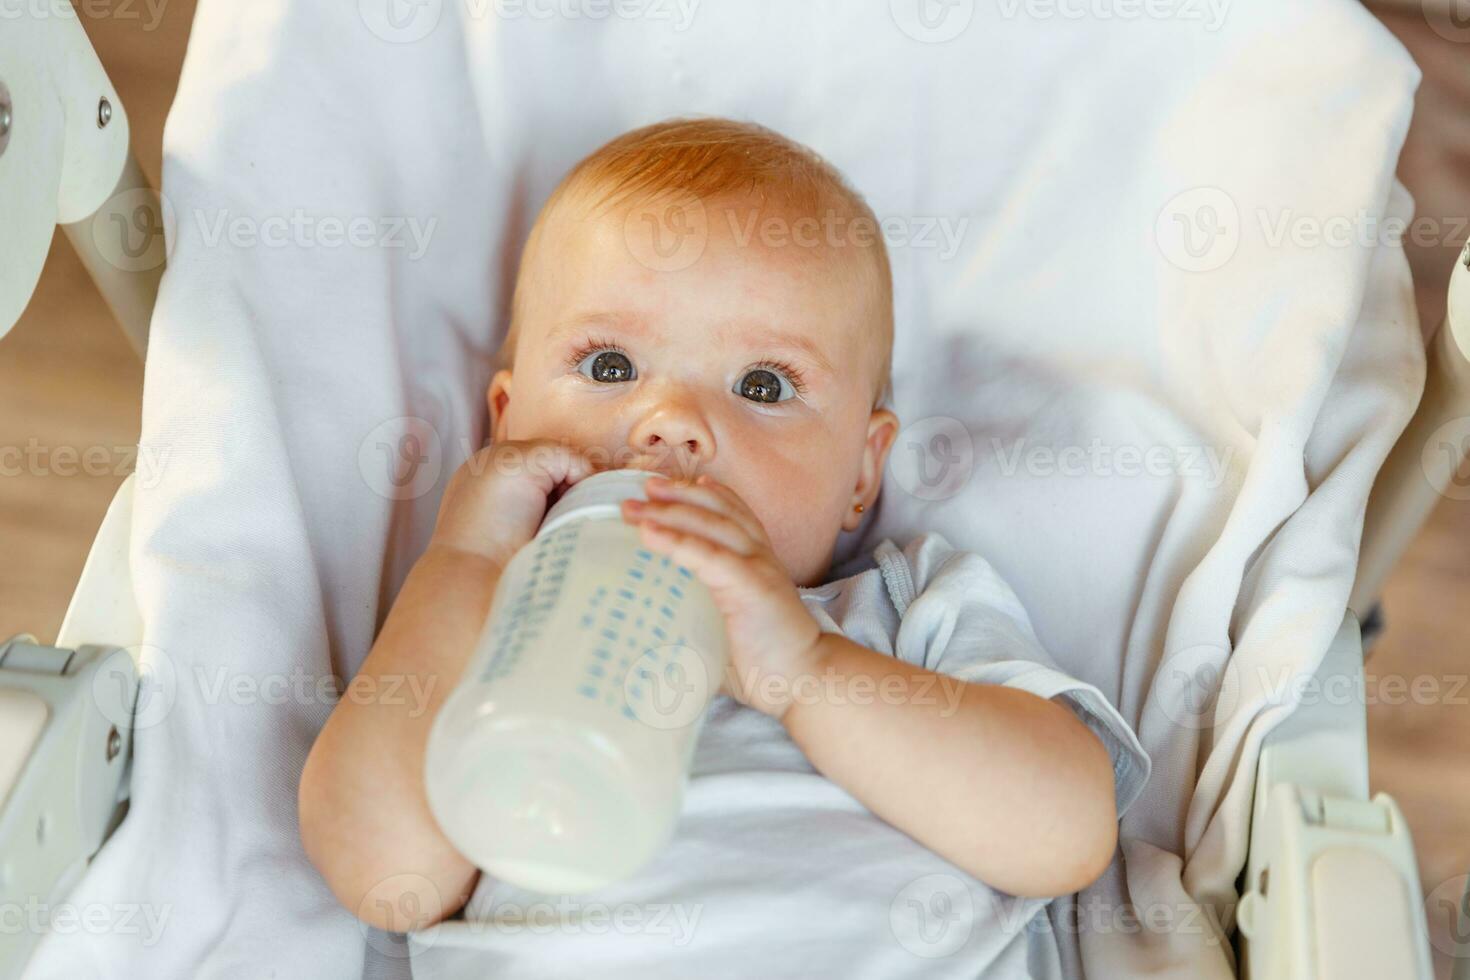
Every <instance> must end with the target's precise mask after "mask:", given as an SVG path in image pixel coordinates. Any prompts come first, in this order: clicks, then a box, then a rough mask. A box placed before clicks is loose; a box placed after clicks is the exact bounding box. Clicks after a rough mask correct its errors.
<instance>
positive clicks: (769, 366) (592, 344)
mask: <svg viewBox="0 0 1470 980" xmlns="http://www.w3.org/2000/svg"><path fill="white" fill-rule="evenodd" d="M603 351H616V352H617V353H619V354H622V355H623V356H624V357H628V352H627V351H626V350H624V349H623V348H622V347H619V346H618V345H617V344H614V343H612V342H611V341H606V340H600V339H598V338H596V337H588V338H587V341H586V342H585V343H583V344H579V345H578V346H577V348H576V349H575V350H573V351H572V352H571V353H570V354H568V355H567V356H566V366H567V367H568V368H569V369H572V370H575V369H576V368H577V366H578V365H579V364H581V363H582V362H583V361H585V360H586V359H587V358H588V357H591V356H592V355H593V354H600V353H602V352H603ZM629 359H630V360H631V358H629ZM761 369H765V370H769V371H779V372H780V373H781V374H784V375H785V376H786V380H787V381H789V382H790V383H791V387H792V388H795V389H796V393H797V394H798V395H804V394H806V378H804V377H802V374H801V372H800V371H799V370H797V369H796V367H794V366H793V365H791V364H788V363H787V362H785V361H775V360H764V361H760V362H758V363H756V364H752V365H751V366H750V370H752V371H759V370H761Z"/></svg>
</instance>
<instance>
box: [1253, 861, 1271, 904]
mask: <svg viewBox="0 0 1470 980" xmlns="http://www.w3.org/2000/svg"><path fill="white" fill-rule="evenodd" d="M1270 886H1271V869H1270V868H1262V869H1261V874H1260V877H1259V878H1258V879H1257V880H1256V891H1258V892H1260V893H1261V897H1262V898H1265V897H1266V889H1267V888H1269V887H1270Z"/></svg>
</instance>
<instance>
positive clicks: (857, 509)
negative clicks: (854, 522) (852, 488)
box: [852, 504, 863, 514]
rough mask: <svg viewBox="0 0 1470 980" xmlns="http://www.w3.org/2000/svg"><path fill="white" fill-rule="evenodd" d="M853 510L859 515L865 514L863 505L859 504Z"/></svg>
mask: <svg viewBox="0 0 1470 980" xmlns="http://www.w3.org/2000/svg"><path fill="white" fill-rule="evenodd" d="M852 509H853V510H855V511H857V512H858V513H859V514H861V513H862V512H863V505H862V504H857V505H855V506H854V507H853V508H852Z"/></svg>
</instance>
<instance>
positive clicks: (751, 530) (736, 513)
mask: <svg viewBox="0 0 1470 980" xmlns="http://www.w3.org/2000/svg"><path fill="white" fill-rule="evenodd" d="M699 479H700V480H702V481H705V482H701V483H693V484H687V483H674V482H673V481H670V480H665V479H661V478H654V479H651V480H649V481H648V482H647V483H646V484H645V488H646V490H647V491H648V498H649V500H683V501H690V502H692V503H697V504H700V505H702V506H703V507H705V508H706V509H708V510H711V511H714V512H715V513H718V514H722V515H724V516H725V517H726V518H727V519H729V520H731V521H733V522H734V523H735V524H736V525H737V526H739V527H740V528H741V529H742V530H744V531H745V533H746V535H747V536H748V537H749V538H750V540H752V541H755V542H764V541H766V540H767V535H766V529H765V527H764V526H762V525H761V521H760V518H759V517H756V516H755V512H754V511H752V510H751V509H750V507H749V506H747V505H746V503H745V501H744V500H742V499H740V495H739V494H737V493H736V492H735V491H734V490H731V489H730V488H729V487H727V486H725V485H724V484H723V483H717V482H715V481H714V480H710V479H709V478H708V477H705V476H701V477H700V478H699Z"/></svg>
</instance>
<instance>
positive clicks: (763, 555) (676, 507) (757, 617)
mask: <svg viewBox="0 0 1470 980" xmlns="http://www.w3.org/2000/svg"><path fill="white" fill-rule="evenodd" d="M646 490H647V494H648V498H649V499H648V501H647V502H644V501H640V500H625V501H623V519H624V520H626V521H628V522H629V523H631V524H636V525H637V526H638V533H639V537H640V538H641V539H642V541H643V543H644V545H645V546H646V547H648V548H649V549H650V550H652V551H656V552H659V553H660V554H664V555H667V556H668V557H669V558H671V559H672V560H674V561H677V562H678V563H679V564H681V565H684V566H686V567H687V568H688V569H689V570H690V571H691V572H693V573H694V575H695V577H697V578H698V579H699V580H700V581H701V582H702V583H704V585H705V587H706V588H708V589H709V591H710V593H711V594H712V595H713V596H714V601H715V605H716V606H717V607H718V608H719V610H720V612H721V613H723V614H724V617H725V632H726V635H727V636H728V637H729V649H730V669H729V670H727V671H726V674H725V678H724V683H723V684H722V685H721V690H722V691H724V692H725V693H727V694H729V695H730V696H731V697H733V698H735V699H736V700H737V701H739V702H740V703H741V704H745V705H749V706H750V707H753V708H756V709H757V710H759V711H762V712H764V713H766V714H768V715H771V716H772V717H774V718H780V717H781V716H782V715H784V714H785V713H786V708H787V706H788V705H789V704H790V703H791V699H790V691H791V682H792V680H793V679H794V678H796V677H797V676H799V675H802V674H808V673H811V674H814V673H815V672H816V671H817V668H818V666H819V664H818V663H817V661H818V659H819V657H818V645H817V639H818V637H820V636H821V632H822V631H821V627H819V626H818V625H817V621H816V619H814V618H813V617H812V614H811V613H810V612H808V611H807V608H806V606H804V605H803V604H802V601H801V597H800V596H799V595H798V594H797V591H796V586H795V584H793V583H792V581H791V578H790V577H789V576H788V575H787V573H786V569H785V568H784V567H783V566H782V565H781V562H780V561H779V560H778V559H777V558H776V554H775V551H774V549H772V547H771V543H770V540H769V539H768V538H767V537H766V531H765V528H764V527H762V526H761V522H760V519H759V518H758V517H756V516H755V514H754V513H753V512H752V511H751V510H750V508H749V507H747V506H746V504H745V501H743V500H741V499H740V497H739V495H738V494H736V493H735V491H734V490H731V489H730V488H729V487H727V486H725V485H724V484H722V483H717V482H715V481H714V480H711V479H710V478H709V477H708V476H701V477H700V478H699V479H698V480H696V481H695V482H694V483H693V484H677V483H674V482H672V481H669V480H666V479H664V478H662V477H653V478H651V479H650V480H649V481H648V482H647V484H646Z"/></svg>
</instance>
